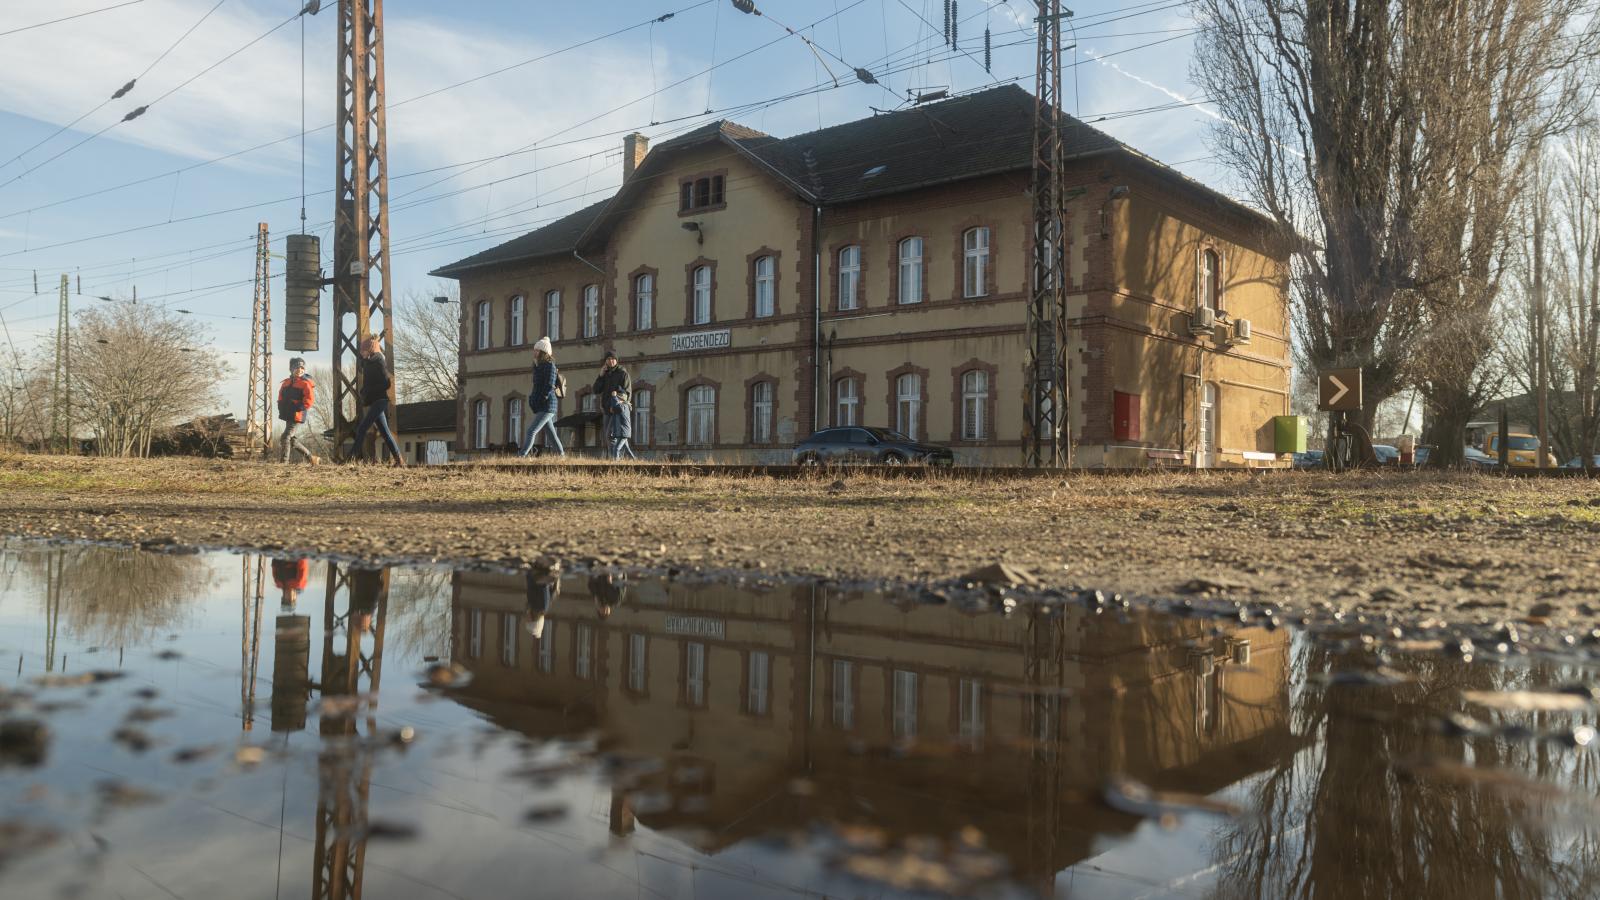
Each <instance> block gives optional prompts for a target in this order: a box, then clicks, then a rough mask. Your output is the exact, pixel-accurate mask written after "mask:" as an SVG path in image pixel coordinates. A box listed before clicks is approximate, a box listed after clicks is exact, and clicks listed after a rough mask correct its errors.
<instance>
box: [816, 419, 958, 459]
mask: <svg viewBox="0 0 1600 900" xmlns="http://www.w3.org/2000/svg"><path fill="white" fill-rule="evenodd" d="M794 461H795V464H796V465H802V466H808V465H812V466H814V465H865V464H871V463H877V464H880V465H888V466H897V465H904V464H906V463H923V464H926V465H930V466H948V465H953V464H954V463H955V454H954V453H952V452H951V450H950V448H949V447H941V446H939V445H938V444H929V443H926V442H924V441H914V440H912V439H911V438H908V437H906V436H905V435H903V434H901V433H900V432H898V431H890V430H889V429H887V428H867V427H862V426H851V427H846V428H824V429H822V430H821V431H818V432H816V433H814V434H812V435H811V436H810V437H808V438H806V439H805V440H803V441H801V442H800V443H798V444H796V445H795V448H794Z"/></svg>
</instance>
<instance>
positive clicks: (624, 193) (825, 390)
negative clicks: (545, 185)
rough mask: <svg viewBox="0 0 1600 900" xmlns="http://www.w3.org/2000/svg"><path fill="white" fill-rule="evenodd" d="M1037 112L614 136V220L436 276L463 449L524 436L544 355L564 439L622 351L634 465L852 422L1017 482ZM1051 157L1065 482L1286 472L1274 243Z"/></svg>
mask: <svg viewBox="0 0 1600 900" xmlns="http://www.w3.org/2000/svg"><path fill="white" fill-rule="evenodd" d="M1033 107H1034V101H1033V97H1032V96H1031V95H1030V94H1028V93H1027V92H1026V91H1024V90H1022V89H1020V88H1018V87H1015V86H1005V87H997V88H992V89H988V90H984V91H980V92H977V93H973V94H969V95H965V96H958V97H954V98H951V99H947V100H944V101H941V102H938V103H931V104H925V105H922V106H919V107H915V108H912V109H907V110H902V111H899V112H893V113H887V114H883V115H877V116H873V117H871V118H866V119H861V120H858V121H854V122H848V123H845V124H842V125H836V126H833V127H829V128H824V129H821V130H819V131H813V132H809V133H806V134H800V135H796V136H794V137H789V138H777V137H773V136H771V135H767V134H763V133H761V132H759V131H755V130H753V129H750V128H747V127H745V126H743V125H739V124H736V123H734V122H730V121H718V122H713V123H710V124H707V125H704V126H702V127H700V128H697V129H695V130H693V131H690V132H687V133H685V134H682V135H679V136H677V137H674V138H672V139H670V140H667V141H663V142H660V143H658V144H656V145H655V146H653V147H652V146H650V145H649V144H648V142H647V141H646V139H645V138H644V136H643V135H639V134H634V135H629V136H628V137H627V138H626V139H625V140H624V154H623V157H624V158H623V167H624V179H623V182H622V186H621V188H620V189H619V190H618V192H617V193H616V194H615V195H614V196H612V197H610V198H609V199H607V200H605V201H603V202H600V203H596V204H594V205H592V206H589V207H587V208H585V209H581V210H579V211H577V212H574V213H572V214H570V215H567V216H565V217H563V218H561V219H558V220H556V221H553V222H551V223H549V224H547V225H544V226H543V227H541V228H539V229H537V230H535V231H532V232H530V233H528V234H524V235H522V236H520V237H517V238H515V239H513V240H510V241H508V242H506V243H504V244H501V245H499V246H496V247H493V248H490V249H488V250H485V251H483V252H481V253H478V254H475V255H473V256H469V257H467V258H465V259H462V260H459V261H457V262H454V263H451V264H449V265H447V266H443V267H441V268H439V269H438V270H436V271H435V272H434V274H435V275H439V276H443V277H449V278H453V279H456V280H457V281H458V282H459V283H460V286H461V301H462V344H461V346H462V349H461V355H460V372H459V381H460V393H459V400H458V402H459V403H460V410H459V415H458V417H457V429H458V434H457V438H456V447H457V448H460V449H461V450H463V451H466V452H467V453H469V454H470V453H472V452H485V453H487V452H490V451H492V450H493V449H495V448H504V447H506V446H508V445H511V444H514V443H515V442H516V441H517V440H519V439H520V434H521V431H522V429H523V426H524V423H526V422H527V421H528V418H529V414H528V409H527V405H526V397H527V393H528V391H529V389H530V386H531V384H530V381H531V377H530V373H531V367H532V361H533V344H534V342H535V341H537V340H538V339H539V338H540V337H542V336H546V335H548V336H549V337H550V338H551V339H552V342H553V344H554V347H555V357H556V363H557V365H558V366H559V367H560V368H561V371H562V372H563V374H565V375H566V376H567V379H568V381H569V384H570V388H571V390H570V391H569V394H568V397H567V399H565V400H564V401H563V409H562V415H567V414H569V413H572V412H575V411H583V410H592V409H594V408H595V405H596V398H594V397H592V396H590V394H589V389H588V386H589V385H590V384H592V382H593V381H594V378H595V376H596V375H597V374H598V371H599V367H600V364H601V360H602V358H603V357H604V355H605V353H606V351H607V350H613V351H615V352H616V353H617V355H618V358H619V359H620V360H621V362H622V364H623V365H624V366H625V367H626V368H627V369H628V370H629V373H630V374H631V376H632V378H633V385H634V400H635V406H634V445H635V447H636V448H637V449H638V450H639V451H640V452H641V455H643V456H646V457H654V458H660V459H696V460H698V459H710V460H718V461H727V462H752V463H775V462H788V461H789V459H790V455H791V450H792V447H793V445H794V444H795V442H796V441H798V440H800V439H803V438H804V437H805V436H807V435H808V434H810V433H811V432H813V431H815V430H817V429H819V428H824V427H829V426H835V425H866V426H879V427H885V428H891V429H895V430H898V431H901V432H903V433H905V434H906V435H909V436H910V437H912V438H915V439H919V440H926V441H932V442H935V443H941V444H948V445H949V446H951V447H952V448H953V449H954V450H955V454H956V458H957V461H958V462H959V463H963V464H974V465H1015V464H1019V463H1020V462H1021V461H1022V453H1023V451H1022V445H1023V436H1024V414H1025V409H1026V407H1027V403H1028V386H1029V379H1028V370H1027V360H1028V354H1027V319H1028V316H1027V305H1028V300H1029V294H1030V282H1031V279H1032V254H1033V226H1032V207H1031V200H1030V194H1029V189H1030V185H1031V180H1032V128H1033ZM1065 145H1066V146H1065V156H1066V160H1067V163H1066V179H1065V180H1066V185H1067V188H1068V196H1069V197H1071V198H1072V199H1071V200H1070V202H1069V203H1068V204H1067V221H1066V223H1065V227H1064V232H1065V234H1066V238H1065V253H1066V259H1067V262H1066V273H1065V275H1066V278H1067V280H1068V285H1067V289H1068V328H1069V331H1068V341H1069V343H1068V357H1069V360H1068V366H1069V373H1068V377H1069V382H1068V383H1069V388H1070V396H1069V403H1070V426H1071V432H1070V433H1071V438H1072V440H1073V442H1074V444H1075V453H1076V461H1077V462H1078V464H1080V465H1086V466H1108V467H1143V466H1150V465H1181V466H1197V467H1210V466H1235V467H1239V466H1271V465H1282V464H1285V462H1284V460H1283V459H1282V458H1280V457H1278V456H1277V455H1275V454H1274V453H1273V450H1274V421H1273V419H1274V417H1275V416H1279V415H1285V414H1287V413H1288V411H1289V390H1290V382H1289V379H1290V362H1289V344H1288V327H1289V325H1288V297H1287V283H1288V266H1287V257H1286V255H1285V254H1283V253H1282V252H1281V251H1279V250H1276V249H1274V248H1273V247H1272V246H1271V244H1270V241H1269V231H1268V228H1267V222H1266V220H1265V219H1263V218H1262V217H1261V216H1260V215H1259V214H1258V213H1256V212H1255V211H1253V210H1251V209H1249V208H1248V207H1245V206H1243V205H1241V204H1240V203H1238V202H1236V201H1234V200H1231V199H1229V198H1228V197H1226V196H1225V195H1223V194H1221V193H1219V192H1217V191H1215V190H1212V189H1210V188H1208V187H1206V186H1205V185H1203V184H1200V183H1199V182H1196V181H1194V180H1192V179H1189V178H1187V177H1185V176H1183V175H1181V174H1180V173H1178V172H1177V171H1175V170H1173V169H1171V168H1169V167H1167V166H1165V165H1163V164H1161V163H1159V162H1157V161H1155V160H1153V159H1151V158H1149V157H1148V156H1145V155H1143V154H1141V153H1139V152H1138V151H1136V150H1134V149H1132V148H1131V147H1129V146H1128V145H1126V144H1124V143H1122V142H1120V141H1118V140H1116V139H1114V138H1112V137H1110V136H1109V135H1106V134H1104V133H1103V132H1100V131H1098V130H1096V129H1094V128H1092V127H1090V126H1088V125H1085V124H1083V123H1081V122H1078V121H1076V120H1071V119H1069V120H1068V124H1067V127H1066V135H1065ZM596 431H597V429H588V430H587V431H586V433H584V434H583V435H582V438H583V441H584V442H585V443H587V444H590V445H593V444H596V443H600V440H599V436H598V434H597V433H596ZM569 436H576V435H572V433H571V432H566V433H564V434H563V440H566V439H567V438H568V437H569Z"/></svg>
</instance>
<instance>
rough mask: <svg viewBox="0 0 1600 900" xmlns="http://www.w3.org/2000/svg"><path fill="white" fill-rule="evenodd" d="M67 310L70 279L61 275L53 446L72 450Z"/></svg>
mask: <svg viewBox="0 0 1600 900" xmlns="http://www.w3.org/2000/svg"><path fill="white" fill-rule="evenodd" d="M68 312H69V311H68V309H67V276H66V275H65V274H63V275H62V276H61V310H60V312H59V313H57V316H56V372H55V378H54V380H52V381H51V383H50V443H52V444H54V443H57V442H65V444H66V446H67V448H68V449H69V450H70V449H71V447H72V331H71V319H70V318H69V316H68Z"/></svg>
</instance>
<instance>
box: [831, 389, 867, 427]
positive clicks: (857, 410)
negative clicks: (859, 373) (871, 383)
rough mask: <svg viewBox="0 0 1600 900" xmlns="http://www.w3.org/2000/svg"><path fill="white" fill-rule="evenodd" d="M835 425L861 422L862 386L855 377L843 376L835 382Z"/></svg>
mask: <svg viewBox="0 0 1600 900" xmlns="http://www.w3.org/2000/svg"><path fill="white" fill-rule="evenodd" d="M833 393H834V413H833V424H835V425H860V424H861V388H860V385H859V383H858V382H857V381H856V380H855V379H854V378H841V379H839V380H838V381H836V382H834V386H833Z"/></svg>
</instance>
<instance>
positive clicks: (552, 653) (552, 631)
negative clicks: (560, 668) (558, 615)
mask: <svg viewBox="0 0 1600 900" xmlns="http://www.w3.org/2000/svg"><path fill="white" fill-rule="evenodd" d="M555 670H556V623H554V622H552V621H550V620H549V619H545V621H544V630H543V631H541V632H539V671H541V672H554V671H555Z"/></svg>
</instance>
